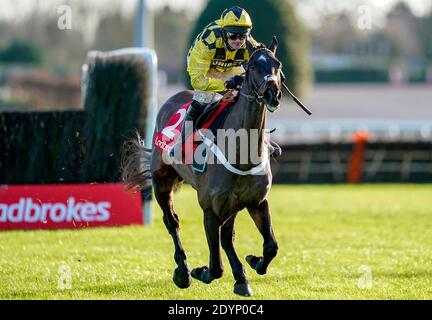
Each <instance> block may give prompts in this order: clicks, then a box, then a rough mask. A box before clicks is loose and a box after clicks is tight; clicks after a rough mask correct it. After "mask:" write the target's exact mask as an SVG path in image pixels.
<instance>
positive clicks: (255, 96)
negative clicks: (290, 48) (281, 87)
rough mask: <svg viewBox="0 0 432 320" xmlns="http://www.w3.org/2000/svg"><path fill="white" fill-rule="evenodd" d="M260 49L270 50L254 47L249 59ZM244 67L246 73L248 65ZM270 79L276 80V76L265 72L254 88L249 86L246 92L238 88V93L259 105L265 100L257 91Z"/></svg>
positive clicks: (263, 49)
mask: <svg viewBox="0 0 432 320" xmlns="http://www.w3.org/2000/svg"><path fill="white" fill-rule="evenodd" d="M260 51H267V52H271V51H270V50H269V49H268V48H259V49H256V50H255V51H254V52H252V54H251V56H250V57H249V61H251V60H252V57H253V56H254V54H255V53H257V52H260ZM245 69H246V74H247V73H248V66H247V65H246V67H245ZM272 81H274V82H277V76H275V75H273V74H267V75H265V76H264V78H263V80H262V81H261V82H260V83H259V85H258V86H257V87H256V88H251V89H250V90H249V92H248V93H244V92H243V91H241V90H240V92H239V93H240V95H242V96H243V97H245V98H247V99H248V100H249V101H250V102H253V101H255V102H256V103H258V104H259V105H262V104H265V102H264V101H263V99H264V95H263V94H260V93H259V91H260V89H261V88H262V86H263V85H265V84H267V83H269V82H272Z"/></svg>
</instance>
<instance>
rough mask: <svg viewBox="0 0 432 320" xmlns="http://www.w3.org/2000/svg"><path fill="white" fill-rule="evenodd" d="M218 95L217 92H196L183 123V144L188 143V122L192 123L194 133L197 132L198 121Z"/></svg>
mask: <svg viewBox="0 0 432 320" xmlns="http://www.w3.org/2000/svg"><path fill="white" fill-rule="evenodd" d="M216 95H217V93H216V92H208V91H201V90H195V91H194V95H193V97H192V103H191V106H190V107H189V110H188V112H187V114H186V117H185V121H184V122H183V127H182V133H181V141H182V143H184V142H185V141H186V133H187V132H186V121H192V126H193V131H192V133H193V132H195V129H196V127H195V123H196V121H197V120H198V118H199V117H200V115H201V114H202V113H203V111H204V108H205V106H206V105H207V104H209V103H210V102H212V101H213V99H214V98H215V96H216Z"/></svg>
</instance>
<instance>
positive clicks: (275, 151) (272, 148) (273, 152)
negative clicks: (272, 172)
mask: <svg viewBox="0 0 432 320" xmlns="http://www.w3.org/2000/svg"><path fill="white" fill-rule="evenodd" d="M268 148H269V153H270V156H272V157H273V158H279V157H280V156H281V155H282V148H281V147H280V146H279V145H278V144H277V143H276V142H274V141H270V142H269V144H268Z"/></svg>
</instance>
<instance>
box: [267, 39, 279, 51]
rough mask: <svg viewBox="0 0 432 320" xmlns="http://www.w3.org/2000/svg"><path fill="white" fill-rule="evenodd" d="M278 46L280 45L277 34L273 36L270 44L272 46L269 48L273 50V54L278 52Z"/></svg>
mask: <svg viewBox="0 0 432 320" xmlns="http://www.w3.org/2000/svg"><path fill="white" fill-rule="evenodd" d="M277 47H278V41H277V38H276V36H273V39H272V43H271V44H270V46H269V47H268V48H269V50H270V51H271V52H273V54H276V49H277Z"/></svg>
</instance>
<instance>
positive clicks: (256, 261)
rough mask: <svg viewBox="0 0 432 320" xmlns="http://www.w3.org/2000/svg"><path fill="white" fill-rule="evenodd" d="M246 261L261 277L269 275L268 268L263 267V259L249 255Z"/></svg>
mask: <svg viewBox="0 0 432 320" xmlns="http://www.w3.org/2000/svg"><path fill="white" fill-rule="evenodd" d="M246 261H247V263H248V264H249V265H250V266H251V268H252V269H254V270H255V271H256V272H257V273H258V274H259V275H264V274H266V273H267V268H264V267H263V263H264V259H263V257H257V256H253V255H249V256H247V257H246Z"/></svg>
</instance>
